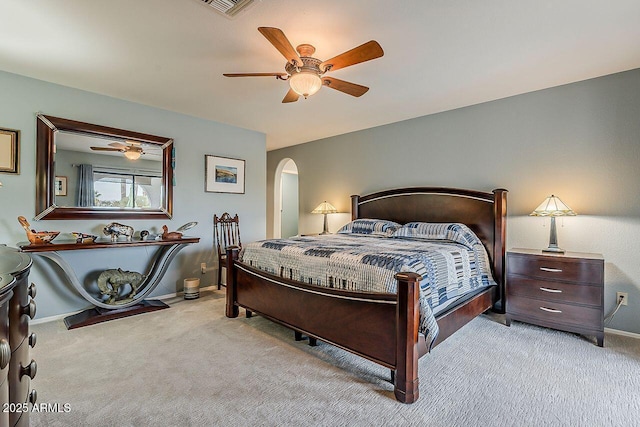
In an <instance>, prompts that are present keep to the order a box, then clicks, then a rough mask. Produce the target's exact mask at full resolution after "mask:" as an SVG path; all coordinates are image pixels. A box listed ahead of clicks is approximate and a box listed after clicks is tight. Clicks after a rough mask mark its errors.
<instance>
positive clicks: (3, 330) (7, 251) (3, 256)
mask: <svg viewBox="0 0 640 427" xmlns="http://www.w3.org/2000/svg"><path fill="white" fill-rule="evenodd" d="M30 269H31V257H29V255H27V254H24V253H22V252H20V251H19V250H17V249H13V248H8V247H6V246H0V276H2V277H3V282H6V283H7V285H5V286H3V287H2V288H0V302H2V306H0V315H1V316H2V317H1V318H0V324H1V325H0V356H2V360H0V362H2V364H0V367H2V366H3V365H4V364H5V362H6V366H5V368H4V369H2V370H1V372H2V376H0V382H2V380H3V378H4V376H5V375H6V384H5V383H3V385H2V386H0V397H1V398H2V399H3V400H2V401H1V403H2V405H3V409H4V408H6V409H7V410H8V412H6V413H5V412H3V414H2V415H0V425H2V426H5V425H8V426H12V427H13V426H28V425H29V411H30V410H31V405H30V404H34V403H35V402H36V397H37V395H36V391H35V390H32V389H31V380H32V379H33V378H34V377H35V375H36V371H37V365H36V362H35V360H33V359H31V357H30V353H31V348H32V347H34V346H35V344H36V335H35V334H29V320H30V319H33V317H34V316H35V313H36V304H35V301H34V300H33V298H34V297H35V294H36V287H35V285H33V284H31V285H29V270H30ZM7 277H10V278H11V279H10V281H9V279H7ZM5 305H6V306H5ZM5 391H7V393H6V394H5ZM5 403H6V405H5ZM5 414H6V415H5ZM2 417H4V418H2Z"/></svg>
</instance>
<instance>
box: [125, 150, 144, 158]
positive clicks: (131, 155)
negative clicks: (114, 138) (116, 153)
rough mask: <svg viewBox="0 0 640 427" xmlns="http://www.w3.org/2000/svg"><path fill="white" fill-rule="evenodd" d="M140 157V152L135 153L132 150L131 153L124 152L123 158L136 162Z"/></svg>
mask: <svg viewBox="0 0 640 427" xmlns="http://www.w3.org/2000/svg"><path fill="white" fill-rule="evenodd" d="M141 155H142V153H141V152H140V151H135V150H133V151H132V150H130V151H125V152H124V156H125V157H126V158H127V159H129V160H138V159H139V158H140V156H141Z"/></svg>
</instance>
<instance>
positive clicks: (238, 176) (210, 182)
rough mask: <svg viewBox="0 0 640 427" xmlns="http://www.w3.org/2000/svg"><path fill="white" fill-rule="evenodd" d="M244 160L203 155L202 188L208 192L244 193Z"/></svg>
mask: <svg viewBox="0 0 640 427" xmlns="http://www.w3.org/2000/svg"><path fill="white" fill-rule="evenodd" d="M244 165H245V161H244V160H240V159H230V158H228V157H219V156H211V155H205V156H204V175H205V178H204V190H205V191H206V192H208V193H237V194H244Z"/></svg>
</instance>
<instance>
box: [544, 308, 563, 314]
mask: <svg viewBox="0 0 640 427" xmlns="http://www.w3.org/2000/svg"><path fill="white" fill-rule="evenodd" d="M540 310H542V311H546V312H548V313H562V310H556V309H555V308H547V307H540Z"/></svg>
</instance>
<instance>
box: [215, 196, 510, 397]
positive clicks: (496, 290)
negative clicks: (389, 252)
mask: <svg viewBox="0 0 640 427" xmlns="http://www.w3.org/2000/svg"><path fill="white" fill-rule="evenodd" d="M351 199H352V208H351V217H352V219H354V220H355V219H359V218H375V219H386V220H391V221H395V222H398V223H400V224H405V223H408V222H412V221H421V222H439V223H442V222H459V223H463V224H466V225H467V226H468V227H469V228H471V230H473V231H474V232H475V233H476V235H477V236H478V237H479V238H480V240H481V241H482V242H483V244H484V246H485V248H486V250H487V253H488V255H489V259H490V263H491V268H492V273H493V278H494V280H495V282H496V283H497V284H498V286H497V287H496V286H492V287H490V288H485V289H482V290H480V291H478V292H476V293H474V294H471V295H470V296H468V297H466V298H464V299H462V300H461V301H458V302H457V303H456V304H455V305H454V306H452V307H449V308H447V309H446V310H445V311H444V312H442V313H440V314H439V315H437V316H436V320H437V323H438V326H439V329H440V333H439V335H438V338H437V339H436V341H435V343H434V346H436V345H438V344H439V343H441V342H442V341H443V340H445V339H446V338H447V337H449V336H450V335H452V334H453V333H454V332H455V331H457V330H458V329H460V328H461V327H462V326H464V325H465V324H466V323H468V322H469V321H470V320H472V319H473V318H474V317H476V316H478V315H479V314H481V313H483V312H485V311H487V310H488V309H490V308H492V307H493V308H494V309H495V310H497V311H500V312H503V303H502V297H503V295H504V278H505V271H504V256H505V231H506V221H505V217H506V211H507V190H503V189H497V190H494V191H493V192H491V193H485V192H479V191H473V190H463V189H453V188H440V187H433V188H431V187H420V188H402V189H395V190H387V191H382V192H378V193H373V194H369V195H366V196H351ZM227 254H228V256H227V301H226V315H227V317H237V316H238V312H239V307H243V308H245V309H246V310H247V314H249V313H251V312H256V313H259V314H261V315H262V316H264V317H266V318H268V319H270V320H272V321H275V322H278V323H280V324H282V325H284V326H287V327H289V328H291V329H293V330H294V331H296V333H298V334H299V333H303V334H305V335H308V336H309V337H310V338H313V339H319V340H322V341H324V342H327V343H330V344H333V345H335V346H337V347H340V348H343V349H345V350H348V351H350V352H352V353H355V354H357V355H359V356H362V357H365V358H367V359H369V360H371V361H373V362H376V363H378V364H380V365H383V366H386V367H388V368H390V369H391V372H392V374H393V373H394V372H395V375H392V377H394V393H395V396H396V399H398V400H399V401H400V402H404V403H413V402H415V401H416V400H417V399H418V396H419V391H418V359H419V358H420V357H421V356H423V355H424V354H426V353H427V352H428V351H429V349H428V348H427V343H426V342H425V338H424V335H423V334H421V333H419V331H418V323H419V282H420V280H421V278H420V276H419V275H417V274H415V273H398V274H396V280H397V281H398V287H397V289H398V292H397V294H388V293H363V292H351V291H345V290H340V289H332V288H324V287H318V286H313V285H308V284H304V283H301V282H297V281H294V280H289V279H285V278H282V277H278V276H275V275H271V274H268V273H265V272H264V271H260V270H257V269H255V268H252V267H249V266H248V265H245V264H243V263H242V262H240V261H238V254H239V250H238V249H237V248H229V249H228V251H227Z"/></svg>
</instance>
